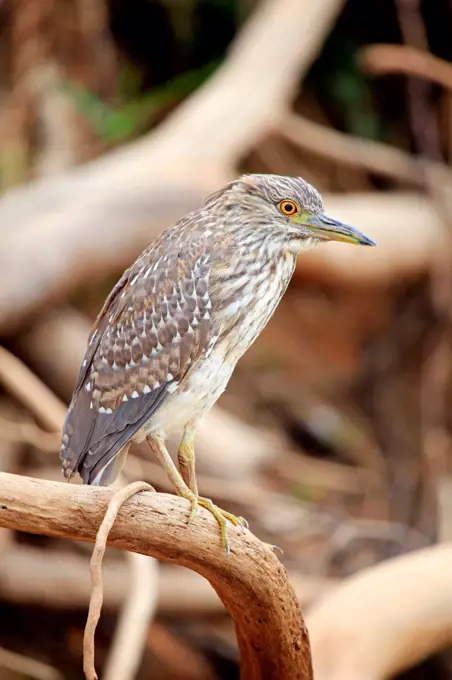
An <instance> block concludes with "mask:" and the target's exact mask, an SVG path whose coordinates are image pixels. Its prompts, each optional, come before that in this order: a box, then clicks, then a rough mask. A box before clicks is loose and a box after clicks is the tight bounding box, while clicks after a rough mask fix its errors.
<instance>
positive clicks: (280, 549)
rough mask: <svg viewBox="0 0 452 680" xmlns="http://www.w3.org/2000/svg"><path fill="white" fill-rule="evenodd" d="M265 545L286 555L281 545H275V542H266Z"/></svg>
mask: <svg viewBox="0 0 452 680" xmlns="http://www.w3.org/2000/svg"><path fill="white" fill-rule="evenodd" d="M264 545H265V546H266V547H267V548H269V549H270V550H271V551H272V552H279V553H281V555H284V550H283V549H282V548H280V547H279V545H274V543H264Z"/></svg>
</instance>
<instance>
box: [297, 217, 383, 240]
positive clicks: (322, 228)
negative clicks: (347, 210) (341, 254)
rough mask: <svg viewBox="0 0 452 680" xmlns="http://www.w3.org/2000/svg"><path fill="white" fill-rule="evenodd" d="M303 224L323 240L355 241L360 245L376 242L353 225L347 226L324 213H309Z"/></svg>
mask: <svg viewBox="0 0 452 680" xmlns="http://www.w3.org/2000/svg"><path fill="white" fill-rule="evenodd" d="M304 226H305V227H307V228H308V229H309V231H311V232H312V235H313V236H315V237H316V238H320V239H324V240H325V241H342V242H343V243H355V244H359V245H362V246H375V245H376V243H375V242H374V241H372V239H370V238H369V237H368V236H365V235H364V234H362V233H361V232H360V231H358V230H357V229H355V228H354V227H349V226H348V225H347V224H344V223H343V222H339V221H338V220H333V218H332V217H328V215H326V214H325V213H320V214H317V215H315V214H310V215H309V216H308V218H307V220H306V221H304Z"/></svg>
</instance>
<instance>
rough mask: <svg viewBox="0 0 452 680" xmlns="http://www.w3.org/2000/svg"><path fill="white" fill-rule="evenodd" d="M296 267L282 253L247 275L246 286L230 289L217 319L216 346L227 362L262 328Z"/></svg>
mask: <svg viewBox="0 0 452 680" xmlns="http://www.w3.org/2000/svg"><path fill="white" fill-rule="evenodd" d="M294 267H295V257H294V256H293V254H291V253H285V254H283V255H282V256H281V258H280V259H279V260H274V261H272V262H271V263H269V265H268V266H265V267H262V268H261V269H260V270H259V271H257V272H255V273H253V274H251V275H248V276H247V277H246V283H245V284H244V285H241V286H240V287H238V288H237V290H233V289H232V290H230V291H229V295H228V296H226V300H225V301H224V303H223V305H222V308H221V310H220V311H219V314H218V318H219V324H220V328H221V331H220V335H219V338H218V344H220V345H222V346H223V348H224V354H225V357H226V361H227V362H228V363H232V364H235V363H236V362H237V361H238V360H239V359H240V357H241V356H242V355H243V353H244V352H246V350H247V349H248V347H249V346H250V345H251V344H252V343H253V342H254V340H255V339H256V338H257V337H258V335H259V334H260V332H261V331H262V330H263V329H264V327H265V326H266V324H267V323H268V321H269V320H270V318H271V316H272V315H273V313H274V311H275V309H276V307H277V306H278V303H279V301H280V300H281V297H282V296H283V294H284V291H285V290H286V288H287V286H288V284H289V281H290V279H291V277H292V274H293V271H294Z"/></svg>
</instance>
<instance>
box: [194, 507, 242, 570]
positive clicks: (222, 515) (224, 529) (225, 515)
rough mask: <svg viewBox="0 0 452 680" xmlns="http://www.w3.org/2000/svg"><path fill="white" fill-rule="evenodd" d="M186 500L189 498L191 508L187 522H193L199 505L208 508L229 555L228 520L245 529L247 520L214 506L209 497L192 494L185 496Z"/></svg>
mask: <svg viewBox="0 0 452 680" xmlns="http://www.w3.org/2000/svg"><path fill="white" fill-rule="evenodd" d="M187 500H189V501H190V503H191V510H190V514H189V516H188V524H190V523H191V522H193V520H194V519H195V517H196V514H197V512H198V508H199V507H200V506H201V507H202V508H205V509H206V510H208V511H209V512H210V513H211V514H212V515H213V516H214V517H215V519H216V520H217V522H218V525H219V527H220V533H221V545H222V547H223V548H224V549H225V550H226V555H227V556H228V557H229V555H230V547H229V538H228V520H229V522H231V524H232V525H233V526H240V527H242V529H247V528H248V522H247V521H246V519H244V518H243V517H236V516H235V515H233V514H232V513H230V512H227V511H226V510H222V509H221V508H219V507H218V506H216V505H215V504H214V503H213V502H212V501H211V500H210V498H202V497H201V496H196V495H195V494H193V496H190V498H187Z"/></svg>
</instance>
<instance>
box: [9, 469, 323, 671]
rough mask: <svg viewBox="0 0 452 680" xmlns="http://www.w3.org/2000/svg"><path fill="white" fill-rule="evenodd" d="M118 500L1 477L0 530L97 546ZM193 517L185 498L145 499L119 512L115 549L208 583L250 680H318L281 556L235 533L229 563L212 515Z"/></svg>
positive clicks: (105, 492) (112, 539) (104, 493)
mask: <svg viewBox="0 0 452 680" xmlns="http://www.w3.org/2000/svg"><path fill="white" fill-rule="evenodd" d="M112 495H114V491H113V490H112V489H108V488H104V489H102V488H98V489H95V488H90V487H86V486H76V485H67V484H60V483H56V482H48V481H43V480H33V479H30V478H26V477H18V476H15V475H8V474H5V473H3V474H2V473H0V526H5V527H8V528H11V529H16V530H19V531H28V532H32V533H43V534H46V535H51V536H60V537H67V538H75V539H77V540H85V541H93V540H94V538H95V536H96V533H97V528H98V526H99V524H100V522H101V518H102V517H103V516H104V514H105V511H106V507H107V505H108V502H109V500H110V499H111V497H112ZM74 510H77V512H74ZM187 510H188V508H187V507H186V503H185V502H184V501H183V500H182V499H180V498H176V497H174V496H167V495H165V494H148V493H142V494H140V495H139V496H135V497H133V498H131V499H129V500H128V501H127V509H125V508H124V507H123V508H121V509H120V511H119V513H118V516H117V520H116V522H115V525H114V526H113V528H112V530H111V532H110V535H109V539H108V543H109V544H110V545H113V546H116V547H118V548H122V549H125V550H131V551H135V552H141V553H142V554H148V555H151V554H152V555H153V556H154V557H157V558H159V559H162V560H164V561H172V562H175V563H177V564H180V565H182V566H185V567H188V568H190V569H193V570H195V571H197V572H198V573H200V574H201V575H203V576H204V577H205V578H207V579H208V580H209V581H210V583H211V585H212V586H213V587H214V589H215V590H216V591H217V593H218V595H219V597H220V598H221V599H222V600H223V603H224V605H225V607H226V608H227V610H228V611H229V613H230V614H231V616H232V617H233V619H234V621H235V626H236V632H237V638H238V643H239V647H240V652H241V672H242V677H243V678H246V679H247V680H264V679H265V680H312V669H311V658H310V652H309V641H308V636H307V632H306V629H305V627H304V624H303V620H302V618H301V612H300V608H299V605H298V602H297V600H296V597H295V593H294V592H293V590H292V588H291V587H290V585H289V583H288V581H287V577H286V573H285V570H284V569H283V567H282V566H281V564H280V562H279V561H278V559H277V557H276V556H275V555H274V554H273V553H272V552H271V551H270V550H269V549H268V548H267V547H265V546H264V545H263V544H262V543H261V542H260V541H259V540H258V539H257V538H255V537H254V536H253V535H252V534H251V533H249V532H246V534H245V535H243V534H242V533H240V534H238V533H237V534H236V533H235V532H234V531H231V535H230V543H231V555H230V557H229V559H226V556H225V552H224V550H223V549H222V548H221V545H220V542H219V540H218V527H217V525H216V522H215V520H214V519H213V518H212V516H211V515H210V513H208V512H207V511H204V510H203V509H201V510H200V511H199V515H198V516H197V519H196V521H195V522H194V523H193V524H191V525H187ZM74 517H76V521H74Z"/></svg>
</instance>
